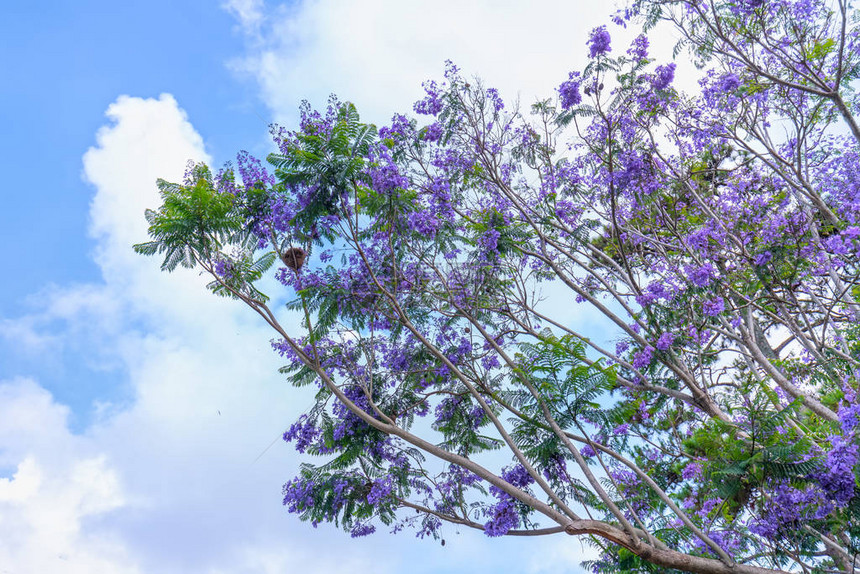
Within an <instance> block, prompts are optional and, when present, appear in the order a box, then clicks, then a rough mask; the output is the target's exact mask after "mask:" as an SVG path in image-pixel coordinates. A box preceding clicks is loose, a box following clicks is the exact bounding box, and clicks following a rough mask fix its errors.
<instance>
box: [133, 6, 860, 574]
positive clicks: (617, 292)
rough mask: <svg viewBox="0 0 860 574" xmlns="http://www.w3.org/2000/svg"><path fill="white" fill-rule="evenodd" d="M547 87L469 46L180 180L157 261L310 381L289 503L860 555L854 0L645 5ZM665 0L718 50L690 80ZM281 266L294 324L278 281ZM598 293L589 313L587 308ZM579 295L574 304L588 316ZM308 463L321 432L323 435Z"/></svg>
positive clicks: (679, 544) (498, 531) (650, 541)
mask: <svg viewBox="0 0 860 574" xmlns="http://www.w3.org/2000/svg"><path fill="white" fill-rule="evenodd" d="M619 20H626V21H628V22H637V23H639V24H641V25H642V26H643V30H644V32H643V35H641V36H639V37H637V39H636V40H635V41H634V43H633V44H632V45H631V46H630V47H629V49H627V50H626V51H624V52H622V53H620V55H616V54H618V52H619V51H618V50H616V51H613V46H612V38H611V36H610V33H609V31H608V29H607V28H606V27H601V28H597V29H595V30H593V31H592V32H591V34H590V36H589V38H588V41H587V47H588V49H589V57H590V60H589V64H588V65H587V66H586V67H585V68H584V69H583V70H581V71H578V72H572V73H571V74H570V76H569V77H568V79H567V80H565V81H564V82H563V83H562V84H561V85H560V87H559V90H558V95H557V97H556V98H551V99H547V100H545V101H541V102H538V103H536V104H534V105H533V106H532V107H531V109H530V110H528V111H525V112H524V111H521V110H519V109H511V108H510V107H509V104H507V105H506V104H505V102H504V101H503V100H502V98H501V96H500V95H499V93H498V92H497V91H496V90H495V89H492V88H486V87H485V86H483V85H482V83H481V82H480V81H477V80H471V81H467V80H466V79H465V78H464V77H463V76H462V75H461V74H460V72H459V70H458V69H457V68H456V67H455V66H454V65H453V64H449V65H448V66H447V69H446V72H445V78H444V81H442V82H439V83H436V82H432V81H431V82H427V83H426V84H425V90H426V97H425V98H424V99H423V100H421V101H419V102H418V103H416V105H415V108H414V111H415V112H416V113H417V114H418V116H419V119H416V118H412V117H408V116H406V115H399V114H398V115H395V116H394V118H393V119H392V123H391V124H390V125H388V126H384V127H382V128H381V129H377V128H376V127H375V126H373V125H369V124H365V123H362V122H361V120H360V117H359V114H358V112H357V110H356V109H355V106H353V105H352V104H350V103H348V102H347V103H343V102H340V101H338V100H337V99H334V98H333V99H332V100H331V101H330V102H329V106H328V108H327V110H325V111H323V112H317V111H313V110H311V109H310V107H309V106H305V107H303V109H302V119H301V125H300V126H299V128H298V129H297V130H295V131H287V130H285V129H283V128H278V127H273V129H272V133H273V136H274V139H275V142H276V144H277V146H278V152H277V153H273V154H272V155H270V156H269V158H268V161H269V163H270V164H271V165H272V166H273V167H274V170H273V173H270V172H269V171H267V170H266V169H265V168H264V166H263V164H262V163H261V162H260V161H258V160H256V159H254V158H252V157H251V156H249V155H248V154H245V153H242V154H240V156H239V158H238V162H237V166H236V168H235V169H234V168H233V167H232V166H229V165H228V166H227V167H225V168H224V169H222V170H220V171H219V172H217V173H213V172H212V171H210V170H209V168H208V167H206V166H204V165H193V166H191V167H190V169H189V171H188V173H187V174H186V179H185V181H184V183H182V184H173V183H167V182H163V181H160V182H159V188H160V190H161V194H162V198H163V205H162V206H161V207H160V208H159V209H158V210H157V211H148V212H147V215H146V216H147V220H148V221H149V223H150V236H151V241H150V242H148V243H143V244H140V245H137V246H136V249H137V250H138V251H139V252H140V253H143V254H145V255H155V254H160V255H163V256H164V263H163V265H162V268H163V269H165V270H167V271H172V270H173V269H175V268H176V267H177V266H180V265H181V266H185V267H200V268H202V269H203V270H204V271H205V272H207V273H208V274H210V275H211V277H212V282H211V283H210V285H209V286H210V288H211V289H212V290H213V291H214V292H215V293H217V294H219V295H224V296H228V297H233V298H235V299H238V300H240V301H242V302H243V303H244V304H246V305H247V306H249V307H250V308H252V309H253V310H254V311H256V312H257V313H258V314H259V315H260V316H261V317H262V318H263V319H264V320H265V321H266V322H267V323H268V324H269V325H270V326H271V327H272V329H273V330H274V331H275V333H276V336H277V340H276V342H275V343H274V346H275V348H276V350H277V351H278V352H280V353H281V354H282V355H283V356H284V357H285V359H286V361H287V364H286V366H285V367H284V368H283V369H282V372H283V373H285V374H286V375H287V376H288V377H289V379H290V380H291V381H292V382H293V383H294V384H296V385H312V386H314V387H315V388H316V389H317V393H316V398H315V401H314V402H313V404H312V405H310V406H309V408H308V409H307V411H306V412H305V414H304V415H302V416H301V418H300V419H299V420H298V421H296V422H295V423H294V424H293V425H292V426H291V428H290V429H289V430H288V431H287V432H286V433H285V435H284V438H285V440H288V441H292V442H294V443H295V446H296V448H297V450H298V451H299V452H301V453H303V454H306V455H309V456H313V457H318V460H319V461H320V462H317V463H316V464H311V463H307V464H305V465H304V466H303V469H302V471H301V474H300V475H299V476H297V477H295V478H294V479H292V480H290V481H289V482H288V483H287V484H286V485H285V487H284V504H285V505H286V506H287V507H288V510H289V511H291V512H295V513H297V514H299V515H300V516H301V517H302V518H303V519H306V520H310V521H313V522H321V521H332V522H336V523H338V524H341V525H343V526H344V528H346V529H347V530H348V531H350V532H351V533H352V535H353V536H362V535H366V534H369V533H371V532H373V531H374V530H375V529H376V528H377V526H379V524H384V525H388V526H389V527H390V528H391V529H392V530H394V531H398V530H400V529H402V528H404V527H414V528H415V529H417V531H418V533H419V535H420V536H432V537H438V536H439V535H440V532H441V529H442V528H443V523H445V522H452V523H455V524H459V525H465V526H469V527H474V528H478V529H482V530H483V531H485V532H486V533H487V534H488V535H489V536H502V535H521V536H528V535H553V534H560V533H567V534H569V535H582V536H586V537H588V539H589V540H590V541H591V542H592V543H593V544H594V545H595V546H597V547H598V548H599V549H600V550H601V555H600V558H599V559H597V560H595V561H592V562H590V563H589V566H590V567H591V568H592V569H593V571H595V572H670V571H689V572H705V573H717V572H726V573H727V572H737V573H754V572H771V571H786V572H800V571H802V572H822V573H823V572H854V571H855V570H857V569H858V564H857V555H858V552H860V496H858V489H857V467H858V437H857V434H858V430H857V429H858V426H860V419H858V413H860V400H858V397H857V389H858V382H860V267H858V264H859V263H860V259H858V257H860V128H858V124H857V120H856V116H857V113H858V110H860V99H858V97H857V95H856V93H855V91H854V88H855V87H856V85H857V81H858V76H860V46H858V34H860V28H858V17H857V14H856V12H855V11H853V9H852V8H851V7H850V6H849V5H848V3H847V2H846V1H843V0H837V1H835V2H827V1H824V0H707V1H705V0H696V1H686V2H685V1H676V0H642V1H640V2H637V3H634V4H633V5H632V6H631V7H630V8H629V9H628V10H627V11H626V13H624V14H622V15H621V16H619ZM659 22H664V25H666V24H667V23H668V24H671V25H674V26H675V27H676V29H677V30H678V31H680V33H681V35H682V38H683V40H682V42H681V43H680V44H679V48H678V51H677V53H678V54H682V53H689V54H691V56H692V57H693V58H694V59H695V61H696V62H697V63H698V64H699V65H700V67H701V68H702V70H703V80H702V81H701V90H700V92H699V93H697V94H685V93H682V92H680V91H678V90H676V89H675V88H674V87H673V83H674V74H675V65H674V64H673V63H663V64H658V63H657V62H654V61H653V60H652V59H651V58H649V56H648V40H647V36H646V35H645V34H646V33H647V32H648V31H649V30H651V29H653V27H654V26H655V25H657V24H658V23H659ZM276 263H278V265H277V270H276V271H275V273H274V275H275V277H276V278H277V280H278V282H280V284H281V285H282V286H283V287H284V288H285V289H286V291H287V293H289V301H288V302H287V303H286V309H287V310H289V311H292V312H295V313H298V315H299V316H300V317H301V321H302V332H300V333H290V332H288V330H287V329H285V328H284V327H283V325H282V321H283V320H284V319H283V318H284V316H285V311H284V310H283V308H282V307H281V306H280V305H278V306H276V305H270V303H269V299H268V298H267V296H266V295H264V294H263V293H262V292H261V290H260V287H259V286H258V285H257V282H258V281H259V280H260V279H261V278H263V276H264V275H265V274H266V273H267V272H268V271H269V270H270V269H271V268H272V267H274V266H275V264H276ZM570 309H573V310H574V312H575V313H579V312H586V311H588V312H590V313H591V315H589V316H595V315H597V316H600V317H602V321H603V322H602V323H600V328H599V329H595V328H593V327H591V328H589V329H587V331H588V332H587V333H586V332H583V331H582V330H580V329H579V328H578V327H577V326H576V325H578V324H580V323H582V322H577V321H571V320H570V319H569V318H568V317H569V316H570V315H571V313H569V312H568V311H569V310H570ZM575 313H574V314H575ZM309 460H310V459H309Z"/></svg>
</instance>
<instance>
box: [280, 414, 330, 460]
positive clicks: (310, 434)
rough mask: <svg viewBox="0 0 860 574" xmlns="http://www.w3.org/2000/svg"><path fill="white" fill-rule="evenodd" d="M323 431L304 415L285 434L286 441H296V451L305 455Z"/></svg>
mask: <svg viewBox="0 0 860 574" xmlns="http://www.w3.org/2000/svg"><path fill="white" fill-rule="evenodd" d="M320 434H321V431H320V430H319V428H317V426H316V425H315V424H314V422H313V421H312V420H310V418H308V416H307V415H302V416H301V417H299V420H297V421H296V422H294V423H293V424H292V425H291V426H290V428H289V429H288V430H287V432H285V433H284V441H286V442H292V441H296V450H297V451H299V452H301V453H304V452H305V451H306V450H307V449H308V447H309V446H311V445H312V444H313V443H314V441H316V440H317V439H318V438H319V437H320Z"/></svg>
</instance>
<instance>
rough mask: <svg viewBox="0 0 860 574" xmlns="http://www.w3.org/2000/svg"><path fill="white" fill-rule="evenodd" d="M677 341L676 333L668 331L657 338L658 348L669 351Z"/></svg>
mask: <svg viewBox="0 0 860 574" xmlns="http://www.w3.org/2000/svg"><path fill="white" fill-rule="evenodd" d="M674 342H675V333H672V332H666V333H663V334H662V335H660V337H659V338H658V339H657V344H656V346H657V348H658V349H660V350H661V351H668V350H669V349H670V348H671V347H672V343H674Z"/></svg>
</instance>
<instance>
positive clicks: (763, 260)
mask: <svg viewBox="0 0 860 574" xmlns="http://www.w3.org/2000/svg"><path fill="white" fill-rule="evenodd" d="M771 259H773V253H771V252H770V251H762V252H761V253H759V254H757V255H756V256H755V257H754V258H753V263H755V265H756V267H761V266H762V265H767V264H768V263H770V260H771Z"/></svg>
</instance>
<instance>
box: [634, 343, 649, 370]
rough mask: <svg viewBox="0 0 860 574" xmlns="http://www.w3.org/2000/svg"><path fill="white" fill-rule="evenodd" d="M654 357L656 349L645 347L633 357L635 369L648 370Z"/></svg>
mask: <svg viewBox="0 0 860 574" xmlns="http://www.w3.org/2000/svg"><path fill="white" fill-rule="evenodd" d="M653 357H654V347H645V348H644V349H642V350H641V351H639V352H638V353H636V354H635V355H634V356H633V368H634V369H639V370H641V369H646V368H648V365H650V364H651V360H652V359H653Z"/></svg>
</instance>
